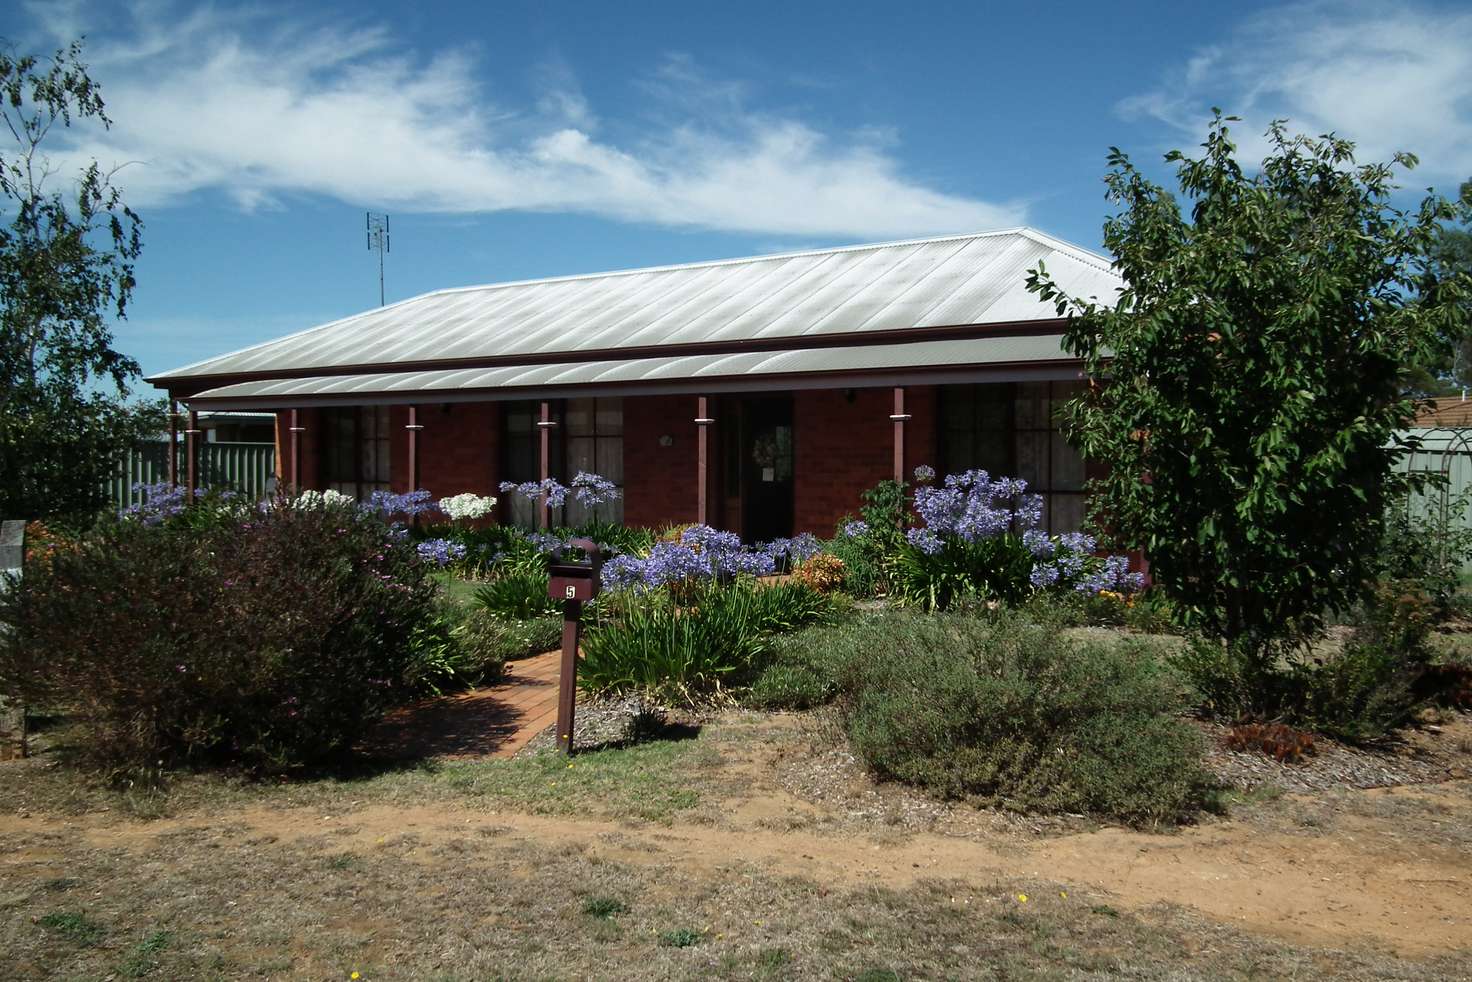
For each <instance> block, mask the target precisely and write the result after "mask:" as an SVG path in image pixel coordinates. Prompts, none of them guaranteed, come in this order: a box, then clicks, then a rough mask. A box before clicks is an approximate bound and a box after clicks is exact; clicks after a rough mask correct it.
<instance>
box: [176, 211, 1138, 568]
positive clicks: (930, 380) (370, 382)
mask: <svg viewBox="0 0 1472 982" xmlns="http://www.w3.org/2000/svg"><path fill="white" fill-rule="evenodd" d="M1040 262H1041V263H1045V264H1046V266H1047V268H1048V270H1049V272H1050V273H1051V274H1052V275H1053V276H1054V277H1055V278H1056V279H1058V280H1059V281H1060V282H1061V283H1062V284H1063V285H1064V286H1065V287H1067V288H1068V289H1069V290H1070V291H1071V292H1073V293H1074V294H1075V295H1082V296H1096V297H1098V298H1099V299H1100V300H1103V301H1110V300H1112V299H1113V297H1114V293H1115V291H1116V290H1118V289H1119V288H1120V287H1121V286H1122V281H1121V280H1120V278H1119V277H1118V275H1117V274H1115V273H1114V272H1113V271H1112V269H1111V268H1110V262H1109V260H1108V259H1106V258H1104V257H1102V256H1099V255H1095V254H1093V253H1090V252H1087V251H1085V250H1083V249H1079V248H1078V247H1076V246H1072V245H1069V244H1068V243H1065V242H1062V241H1059V240H1057V239H1054V238H1052V237H1050V236H1047V235H1044V234H1041V233H1039V232H1036V231H1034V230H1032V229H1027V228H1018V229H1010V230H1006V231H1001V232H989V233H982V234H976V235H963V236H952V237H946V238H936V239H926V240H920V241H910V242H899V243H889V244H881V245H871V246H855V247H850V248H843V249H829V250H823V251H815V252H803V253H792V254H785V255H775V256H761V257H756V258H752V259H741V260H729V261H721V262H712V263H700V264H692V265H683V266H668V267H658V268H653V269H641V270H629V271H621V272H612V273H604V274H597V275H592V276H574V277H561V278H553V279H545V280H534V281H526V282H517V283H504V284H494V285H490V286H483V287H467V288H458V289H449V290H441V291H436V292H434V293H430V294H426V295H424V296H420V297H415V298H412V299H409V300H404V301H401V302H399V303H395V304H391V305H388V306H386V307H381V308H377V309H374V310H369V311H366V312H364V313H361V314H357V315H355V316H352V317H348V318H345V319H343V320H339V321H335V322H332V323H330V324H326V325H323V326H320V327H316V328H312V329H310V330H307V331H304V332H301V333H298V334H293V335H290V336H288V337H284V338H281V339H278V340H275V341H270V342H267V343H264V344H260V345H256V346H254V347H251V348H246V349H244V350H242V351H238V352H234V353H231V354H226V355H221V356H220V357H217V358H212V359H209V360H207V361H203V362H198V363H196V364H193V365H189V366H186V367H184V368H180V369H176V370H174V371H170V372H165V373H163V374H160V375H157V376H154V377H152V378H151V379H150V380H149V381H151V382H152V383H153V384H154V385H156V386H158V387H159V388H161V389H164V390H166V391H167V392H168V393H169V396H170V398H171V399H172V400H175V401H177V402H181V403H183V404H184V405H185V406H186V407H187V409H188V410H189V412H190V414H191V415H193V414H195V413H197V412H199V411H201V410H258V411H259V410H267V411H272V412H275V413H276V420H277V423H276V440H277V450H278V452H277V461H278V468H279V471H280V473H279V477H280V479H281V480H282V481H283V482H286V483H289V484H293V485H296V486H298V487H302V488H317V489H325V488H337V489H339V490H343V491H347V492H349V493H352V494H356V495H364V494H366V493H368V492H369V491H371V490H374V489H377V488H387V489H391V490H395V491H404V490H408V489H411V488H415V487H423V488H428V489H429V490H431V491H432V492H433V493H434V494H435V495H436V496H442V495H448V494H456V493H459V492H463V491H473V492H477V493H482V494H496V493H497V491H496V489H497V487H498V485H499V484H500V482H502V481H508V480H509V481H518V482H519V481H525V480H535V479H538V478H539V477H542V476H553V477H558V478H561V479H563V480H564V481H565V480H567V479H568V478H570V477H571V476H572V475H573V474H574V473H576V472H577V471H579V470H583V471H592V472H596V473H599V474H602V475H603V476H605V477H607V478H610V479H611V480H613V481H614V482H615V483H616V484H618V485H620V486H621V487H622V489H623V492H624V493H623V497H622V499H621V500H619V501H616V502H612V503H609V504H605V505H601V506H598V507H599V509H600V511H601V512H602V513H601V515H600V517H603V518H607V519H611V520H620V521H623V522H624V523H626V524H631V525H650V526H659V525H663V524H666V523H673V522H693V521H706V522H708V523H709V524H712V525H716V526H718V527H722V528H726V529H730V530H733V531H737V532H739V533H741V534H742V536H743V537H744V538H746V539H748V540H761V539H770V538H773V537H776V536H781V535H791V534H795V533H797V532H803V531H811V532H815V533H818V534H820V535H827V534H831V533H832V531H833V527H834V523H835V522H836V521H838V520H839V519H840V518H841V517H842V516H843V515H844V514H845V513H850V512H853V511H854V510H855V509H856V508H857V506H858V504H859V497H858V496H859V492H860V491H862V490H863V489H864V488H867V487H869V486H871V485H873V484H874V483H876V482H878V481H880V480H883V479H885V478H888V477H894V476H897V475H902V474H907V473H908V472H909V470H910V469H911V468H913V467H914V466H916V465H918V464H922V463H923V464H931V465H933V466H935V467H936V468H937V470H939V471H941V472H942V473H945V472H950V471H956V470H961V469H965V468H968V467H984V468H986V469H988V470H989V471H991V472H992V473H994V474H1006V475H1011V476H1020V477H1024V478H1026V479H1027V480H1028V482H1029V484H1030V485H1031V486H1032V488H1033V489H1035V490H1036V491H1038V492H1039V493H1041V494H1042V495H1043V496H1044V498H1045V501H1046V512H1045V520H1046V523H1047V526H1048V528H1049V529H1050V530H1052V531H1064V530H1068V529H1072V528H1076V527H1078V525H1079V523H1080V522H1081V521H1082V518H1083V511H1084V507H1083V496H1082V485H1083V480H1084V478H1085V472H1086V467H1085V464H1084V462H1083V460H1081V459H1080V457H1079V455H1078V454H1077V453H1076V452H1075V451H1074V450H1073V449H1072V448H1071V447H1070V446H1069V445H1068V444H1067V442H1066V441H1065V440H1064V439H1063V438H1062V436H1061V435H1060V434H1059V432H1058V429H1057V426H1056V423H1055V422H1054V419H1053V412H1052V408H1053V406H1054V405H1055V404H1056V403H1058V402H1059V401H1060V400H1063V399H1066V398H1068V397H1069V396H1070V394H1071V393H1072V392H1074V391H1075V390H1076V388H1077V386H1078V385H1079V384H1081V383H1080V375H1079V366H1078V363H1077V361H1076V360H1074V359H1072V358H1071V357H1069V356H1068V355H1067V354H1066V353H1065V352H1064V351H1062V350H1061V348H1060V347H1059V336H1060V332H1061V328H1062V325H1061V322H1060V321H1059V320H1058V319H1057V317H1056V315H1055V311H1054V310H1053V308H1052V306H1051V305H1048V304H1043V303H1040V302H1039V301H1038V299H1037V297H1036V296H1034V295H1033V294H1030V293H1028V292H1027V291H1026V290H1025V288H1024V279H1025V276H1026V272H1027V270H1028V269H1030V268H1034V267H1036V266H1037V265H1038V264H1039V263H1040ZM194 429H197V427H194V426H191V427H189V428H188V430H194ZM185 438H186V441H187V440H189V439H192V438H193V435H192V434H191V433H189V432H188V431H186V434H185ZM188 456H189V455H187V454H186V459H187V458H188ZM501 497H502V502H501V505H500V507H501V509H502V514H501V518H502V520H503V521H507V522H519V523H523V524H532V523H534V521H535V520H536V518H537V516H535V515H534V514H533V513H532V510H531V509H528V508H526V507H525V506H524V505H523V504H521V503H517V502H513V501H510V500H508V498H507V497H506V496H501ZM574 507H576V506H573V505H569V506H568V509H569V513H568V514H563V515H553V516H551V520H552V521H553V522H554V523H556V522H566V523H568V524H576V523H577V522H579V521H580V520H582V519H583V518H585V517H586V516H584V515H582V514H574V513H572V512H571V509H573V508H574Z"/></svg>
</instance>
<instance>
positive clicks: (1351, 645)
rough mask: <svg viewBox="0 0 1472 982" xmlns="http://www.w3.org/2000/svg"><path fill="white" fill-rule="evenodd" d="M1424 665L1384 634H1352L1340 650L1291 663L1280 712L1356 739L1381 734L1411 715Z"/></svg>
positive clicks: (1362, 740)
mask: <svg viewBox="0 0 1472 982" xmlns="http://www.w3.org/2000/svg"><path fill="white" fill-rule="evenodd" d="M1424 671H1425V664H1424V663H1417V662H1414V661H1411V660H1409V659H1407V658H1406V655H1405V652H1403V651H1400V650H1397V649H1396V648H1394V647H1392V646H1390V645H1388V644H1386V643H1385V642H1384V641H1383V640H1381V639H1377V638H1373V637H1362V636H1357V637H1351V638H1350V640H1349V641H1348V642H1347V643H1346V644H1345V646H1344V650H1343V651H1342V652H1340V653H1339V654H1337V655H1331V656H1330V657H1328V658H1324V659H1321V660H1318V661H1314V662H1308V663H1300V664H1296V665H1294V666H1293V667H1292V669H1290V671H1289V672H1288V673H1287V678H1288V681H1287V684H1286V685H1285V686H1284V689H1285V691H1286V693H1287V698H1286V699H1285V704H1284V705H1283V706H1282V707H1281V711H1280V713H1278V714H1277V715H1280V716H1282V717H1283V718H1284V719H1286V720H1288V721H1289V722H1291V723H1293V724H1294V725H1295V726H1302V727H1306V728H1308V729H1312V730H1317V731H1318V732H1320V733H1327V734H1328V735H1329V736H1332V737H1337V738H1338V739H1340V740H1345V741H1348V742H1350V743H1366V742H1371V741H1374V740H1379V739H1382V738H1384V737H1385V736H1388V735H1389V734H1390V733H1391V732H1392V731H1393V730H1396V729H1398V728H1400V727H1402V726H1404V725H1406V724H1407V723H1409V722H1410V721H1411V718H1412V716H1413V715H1414V713H1415V710H1416V707H1417V706H1418V705H1419V703H1420V700H1419V698H1418V697H1417V695H1416V682H1417V680H1418V679H1419V678H1420V676H1421V675H1422V673H1423V672H1424Z"/></svg>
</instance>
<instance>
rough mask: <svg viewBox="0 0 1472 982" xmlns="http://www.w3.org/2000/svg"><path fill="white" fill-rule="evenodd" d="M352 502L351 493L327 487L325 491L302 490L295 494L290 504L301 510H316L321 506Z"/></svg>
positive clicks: (331, 506) (334, 505) (327, 506)
mask: <svg viewBox="0 0 1472 982" xmlns="http://www.w3.org/2000/svg"><path fill="white" fill-rule="evenodd" d="M352 503H353V496H352V495H350V494H343V493H342V492H341V491H333V490H331V489H328V490H326V491H303V492H302V493H301V494H299V495H297V496H296V500H295V501H293V502H292V503H291V506H292V507H293V508H296V509H299V510H301V511H318V510H320V509H322V508H334V507H337V506H339V505H350V504H352Z"/></svg>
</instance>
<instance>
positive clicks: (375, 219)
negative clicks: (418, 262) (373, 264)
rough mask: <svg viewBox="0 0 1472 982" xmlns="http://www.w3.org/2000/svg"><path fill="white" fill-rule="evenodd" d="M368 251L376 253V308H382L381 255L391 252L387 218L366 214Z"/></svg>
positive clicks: (376, 214)
mask: <svg viewBox="0 0 1472 982" xmlns="http://www.w3.org/2000/svg"><path fill="white" fill-rule="evenodd" d="M367 225H368V251H369V252H376V253H378V306H380V307H382V306H383V254H384V253H386V252H392V251H393V250H392V249H390V248H389V241H388V216H387V215H380V214H378V213H377V212H374V211H370V212H368V218H367Z"/></svg>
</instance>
